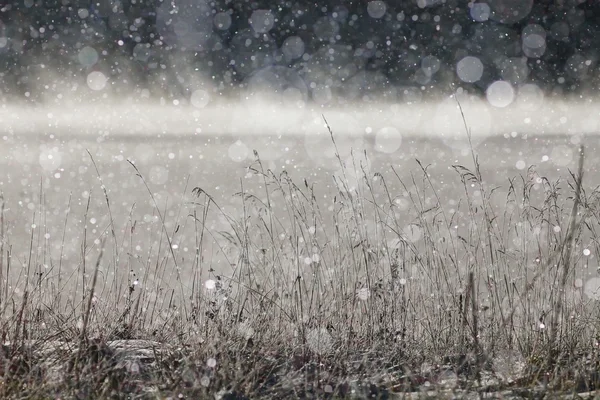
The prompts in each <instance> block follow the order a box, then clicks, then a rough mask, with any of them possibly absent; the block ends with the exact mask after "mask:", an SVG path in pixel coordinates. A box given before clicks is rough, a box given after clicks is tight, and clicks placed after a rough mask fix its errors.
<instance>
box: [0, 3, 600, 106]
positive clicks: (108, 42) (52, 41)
mask: <svg viewBox="0 0 600 400" xmlns="http://www.w3.org/2000/svg"><path fill="white" fill-rule="evenodd" d="M488 3H489V5H488V4H487V3H485V2H474V3H469V4H468V5H467V3H466V2H465V1H459V0H441V1H440V0H418V1H417V0H400V1H387V2H382V1H366V0H360V1H356V0H355V1H339V0H337V1H335V0H326V1H320V2H309V1H298V0H295V1H284V0H271V1H265V0H257V1H239V0H235V1H231V0H214V1H210V0H206V1H203V0H165V2H164V3H163V2H162V1H159V0H135V1H134V0H124V1H116V0H101V1H100V0H96V1H92V0H22V1H12V2H4V3H3V4H2V6H1V8H0V74H2V75H1V76H2V78H3V79H2V83H1V86H0V89H1V90H2V91H3V93H4V94H17V95H22V94H23V93H32V94H33V93H40V92H43V91H44V90H46V91H47V90H49V89H48V88H40V87H38V85H39V84H40V83H41V82H42V81H40V80H39V77H40V76H41V75H42V73H41V72H43V71H44V70H53V71H56V72H57V73H58V74H59V75H60V76H62V77H69V76H72V77H73V78H72V79H74V80H77V79H80V80H81V79H83V81H85V76H87V74H88V73H89V72H90V71H93V70H99V71H102V72H103V73H104V74H105V75H106V76H107V77H109V78H110V79H111V80H112V81H113V82H115V83H122V85H119V84H114V85H113V86H114V88H113V89H112V90H116V91H119V90H130V89H131V88H132V87H133V88H134V89H135V88H137V89H141V88H146V89H147V90H149V91H151V92H152V91H156V90H160V91H162V92H163V93H164V92H168V93H171V94H173V95H180V94H182V93H187V92H189V91H190V90H193V89H194V87H193V86H194V85H196V86H197V83H194V82H196V81H195V80H194V79H192V77H191V75H193V73H197V74H202V76H204V77H208V79H209V80H210V81H211V82H212V86H213V90H219V91H224V92H226V91H227V90H228V88H231V87H238V86H240V85H247V84H248V82H249V80H250V79H251V78H252V77H253V76H255V75H256V74H257V72H259V71H262V70H265V69H269V68H274V67H279V69H277V70H276V71H279V72H277V74H281V73H282V72H281V71H285V70H284V69H283V68H287V69H289V70H290V71H291V72H290V73H292V74H297V76H298V77H299V78H300V80H302V81H303V82H304V83H303V84H305V85H306V88H307V90H305V91H306V93H307V94H306V95H307V96H311V89H313V90H314V89H315V87H322V86H327V87H328V88H330V89H331V91H332V92H333V93H334V94H335V93H337V94H339V93H342V92H343V91H342V92H339V90H342V89H340V88H341V87H343V86H344V85H346V84H347V82H349V81H350V80H351V79H352V78H354V81H355V82H354V86H357V85H358V89H356V90H358V92H360V93H359V94H358V95H363V94H364V93H365V92H369V90H371V87H376V89H377V90H381V89H384V90H385V88H386V87H392V86H398V85H400V86H411V85H412V86H414V87H416V88H418V90H420V91H422V92H427V91H432V92H434V91H440V90H441V91H445V90H447V89H448V88H452V87H456V86H452V84H460V85H461V86H463V87H466V88H468V89H469V90H474V91H483V90H485V88H486V87H487V86H488V85H489V84H490V83H491V82H493V81H495V80H498V79H504V80H508V81H510V82H511V83H512V84H514V85H516V86H518V85H522V84H525V83H534V84H536V85H538V86H539V87H540V88H543V89H544V90H546V91H552V92H555V93H558V94H562V93H572V92H580V91H584V92H586V93H589V92H595V91H596V90H597V88H598V86H599V82H600V81H599V78H598V73H597V70H598V69H597V65H598V59H599V54H598V52H599V51H600V2H598V1H596V0H588V1H582V0H544V1H530V2H528V1H527V0H490V1H489V2H488ZM473 7H475V8H473ZM261 10H268V11H269V12H270V13H269V14H264V12H263V13H262V14H261ZM474 10H479V11H477V12H475V11H474ZM257 11H259V12H258V13H256V12H257ZM488 11H489V12H488ZM255 13H256V14H255ZM478 13H479V14H478ZM486 13H487V14H486ZM253 15H256V16H257V17H256V18H255V19H253V18H254V17H253ZM265 15H267V17H265ZM269 17H270V18H271V19H273V21H270V20H269ZM261 18H262V19H261ZM265 18H266V19H265ZM256 21H258V22H256ZM263 22H264V24H263ZM261 24H262V25H261ZM265 24H266V25H265ZM271 25H272V26H271ZM257 26H258V28H257ZM263 27H264V29H263ZM528 31H531V32H534V33H536V35H537V36H535V38H539V37H541V38H542V40H543V42H542V45H543V46H541V45H539V44H538V45H536V46H538V47H535V48H534V49H533V51H530V52H529V53H528V52H527V49H524V45H523V42H524V35H525V34H526V32H528ZM290 37H292V38H294V40H288V39H289V38H290ZM532 37H533V36H532ZM296 38H299V39H296ZM286 40H288V41H287V42H286ZM87 47H89V48H91V49H92V50H90V49H87V50H86V51H87V53H82V49H84V48H87ZM82 54H84V56H82ZM89 54H91V55H90V56H89V57H88V58H86V57H85V56H86V55H89ZM465 56H474V57H477V58H478V59H479V60H480V61H481V62H482V64H483V65H484V66H485V69H484V72H483V75H482V76H481V78H480V79H478V80H477V81H476V82H461V81H460V80H459V79H458V78H457V74H456V65H457V62H458V61H459V60H460V59H462V58H464V57H465ZM82 57H83V58H82ZM82 59H83V61H82ZM88 59H89V60H88ZM425 64H427V65H425ZM511 69H512V71H511ZM192 71H193V72H192ZM315 71H318V73H317V72H315ZM340 71H342V72H340ZM357 77H360V78H357ZM290 79H291V80H292V81H294V79H293V78H290ZM288 80H289V79H288ZM356 81H360V82H362V83H360V82H359V83H358V84H357V83H356ZM311 84H312V86H311ZM292 85H296V84H292ZM45 86H47V85H45ZM296 86H297V85H296ZM124 87H127V88H128V89H124ZM356 90H354V92H356ZM354 92H353V93H354ZM355 94H356V93H355Z"/></svg>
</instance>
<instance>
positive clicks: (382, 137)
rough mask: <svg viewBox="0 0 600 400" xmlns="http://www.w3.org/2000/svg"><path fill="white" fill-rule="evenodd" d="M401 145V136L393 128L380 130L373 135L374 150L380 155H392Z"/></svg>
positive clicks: (387, 127)
mask: <svg viewBox="0 0 600 400" xmlns="http://www.w3.org/2000/svg"><path fill="white" fill-rule="evenodd" d="M401 145H402V134H400V131H398V129H396V128H394V127H393V126H386V127H384V128H381V129H380V130H378V131H377V133H376V134H375V150H377V151H380V152H382V153H394V152H396V151H397V150H398V149H399V148H400V146H401Z"/></svg>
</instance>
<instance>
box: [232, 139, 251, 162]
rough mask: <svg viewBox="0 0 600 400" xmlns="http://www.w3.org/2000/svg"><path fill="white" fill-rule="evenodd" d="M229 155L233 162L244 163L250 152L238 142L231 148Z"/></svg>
mask: <svg viewBox="0 0 600 400" xmlns="http://www.w3.org/2000/svg"><path fill="white" fill-rule="evenodd" d="M227 153H228V154H229V158H231V159H232V160H233V161H235V162H242V161H244V160H245V159H246V157H248V153H249V150H248V147H247V146H246V145H245V144H244V143H243V142H242V141H241V140H238V141H236V142H235V143H233V144H232V145H231V146H229V149H228V151H227Z"/></svg>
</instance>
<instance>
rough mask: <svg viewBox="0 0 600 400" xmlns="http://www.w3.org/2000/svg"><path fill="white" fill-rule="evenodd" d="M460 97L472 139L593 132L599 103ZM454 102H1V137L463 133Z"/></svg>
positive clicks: (439, 135)
mask: <svg viewBox="0 0 600 400" xmlns="http://www.w3.org/2000/svg"><path fill="white" fill-rule="evenodd" d="M459 101H460V104H461V107H462V109H463V112H464V115H465V118H466V122H467V126H468V127H469V129H470V130H471V134H472V135H473V137H474V138H479V139H483V138H485V137H490V136H494V135H507V134H511V133H514V132H516V133H519V134H530V135H536V136H537V135H540V136H543V135H564V134H594V133H596V132H597V131H598V115H599V114H600V104H599V103H597V102H591V101H588V102H583V101H582V102H573V101H566V100H565V101H561V100H549V99H533V100H532V99H527V98H524V99H520V98H519V97H517V98H516V99H515V101H514V102H512V103H511V104H510V105H509V106H507V107H503V108H500V107H494V106H492V105H491V104H489V102H488V101H486V100H485V99H479V98H477V97H475V96H470V97H467V96H466V95H462V96H459ZM457 104H458V103H457V101H456V99H454V98H447V99H445V100H442V101H439V102H430V103H416V104H385V103H365V104H357V105H356V106H344V107H331V106H328V107H322V106H319V105H316V104H311V103H303V102H300V103H287V104H281V103H278V102H273V101H267V100H260V99H257V98H253V99H248V100H239V101H222V102H220V103H218V102H212V103H209V104H207V105H206V106H205V107H202V108H199V107H194V106H193V105H192V104H178V105H174V104H172V103H167V104H164V103H163V104H160V103H159V102H149V101H147V102H145V103H143V102H133V101H127V100H124V101H120V102H118V101H113V102H108V101H105V102H103V103H85V102H69V103H63V104H61V105H60V106H51V105H50V106H48V105H44V106H31V105H18V104H12V105H11V104H4V105H2V107H1V108H0V119H1V120H2V127H3V132H4V133H3V136H5V135H7V134H8V135H34V136H38V135H56V136H58V137H60V136H61V135H69V136H76V137H79V136H82V137H85V138H86V139H91V138H92V137H97V136H99V137H106V136H111V137H119V136H134V137H138V136H139V137H146V138H147V137H161V138H164V137H165V136H167V137H168V136H170V135H173V136H180V135H185V136H188V135H189V136H193V135H234V136H244V135H312V134H323V133H327V130H326V128H325V126H324V123H323V116H325V118H326V119H327V120H328V122H329V123H330V126H331V127H332V129H333V130H334V132H335V134H336V135H362V134H367V135H369V134H373V135H375V134H376V133H377V132H380V131H381V130H382V129H383V130H385V131H386V134H387V135H401V136H411V137H414V136H423V137H443V138H458V137H462V138H464V136H465V125H464V122H463V120H462V118H461V112H460V109H459V108H458V106H457ZM5 140H6V136H5Z"/></svg>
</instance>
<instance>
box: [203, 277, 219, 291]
mask: <svg viewBox="0 0 600 400" xmlns="http://www.w3.org/2000/svg"><path fill="white" fill-rule="evenodd" d="M204 287H206V288H207V289H208V290H213V289H214V288H216V287H217V283H216V282H215V281H214V280H212V279H209V280H207V281H206V282H204Z"/></svg>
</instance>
